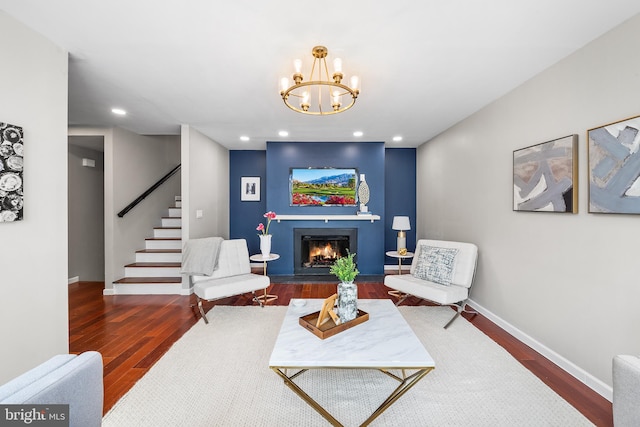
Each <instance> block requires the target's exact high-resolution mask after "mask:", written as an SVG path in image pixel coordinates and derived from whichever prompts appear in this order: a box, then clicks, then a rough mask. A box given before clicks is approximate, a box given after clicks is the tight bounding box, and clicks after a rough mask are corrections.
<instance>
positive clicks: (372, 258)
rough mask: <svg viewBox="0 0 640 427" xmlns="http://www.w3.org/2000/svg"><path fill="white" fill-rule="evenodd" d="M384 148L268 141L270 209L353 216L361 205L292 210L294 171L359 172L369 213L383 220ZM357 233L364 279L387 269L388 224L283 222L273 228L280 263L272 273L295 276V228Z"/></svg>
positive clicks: (380, 144)
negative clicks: (328, 169)
mask: <svg viewBox="0 0 640 427" xmlns="http://www.w3.org/2000/svg"><path fill="white" fill-rule="evenodd" d="M384 154H385V153H384V143H383V142H367V143H340V142H294V143H292V142H267V194H268V197H267V209H268V210H270V211H274V212H276V213H277V214H283V215H284V214H288V215H317V214H330V215H355V214H356V212H357V210H358V208H357V206H290V200H289V197H290V196H289V170H290V168H292V167H301V168H304V167H335V168H356V169H357V170H358V174H365V176H366V181H367V184H368V185H369V192H370V194H371V197H370V200H369V203H368V206H369V210H370V211H371V212H372V213H374V214H377V215H380V217H381V219H382V218H384V206H385V202H384V197H385V191H384ZM314 227H317V228H357V229H358V252H357V255H356V261H357V263H358V270H360V272H361V274H382V273H383V270H384V258H385V255H384V221H382V220H380V221H374V222H373V223H372V222H371V221H329V222H328V223H325V222H323V221H282V222H280V223H278V224H276V225H275V227H272V233H271V234H273V238H272V240H271V247H272V250H273V251H274V252H276V253H278V254H280V259H279V260H277V261H273V262H271V263H270V265H269V271H270V272H271V273H272V274H293V262H294V261H293V229H294V228H314Z"/></svg>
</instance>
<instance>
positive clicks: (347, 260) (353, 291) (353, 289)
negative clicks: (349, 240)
mask: <svg viewBox="0 0 640 427" xmlns="http://www.w3.org/2000/svg"><path fill="white" fill-rule="evenodd" d="M347 254H348V255H347V256H346V257H345V256H343V257H341V258H338V259H337V260H336V261H335V262H334V263H333V265H332V266H331V269H330V270H329V271H330V272H331V274H335V275H336V277H337V278H338V279H340V283H339V284H338V315H339V316H340V322H341V323H346V322H349V321H351V320H353V319H355V318H356V317H357V315H358V302H357V301H358V286H357V285H356V284H355V283H353V280H354V279H355V278H356V276H357V275H358V273H360V272H359V271H358V269H357V268H356V263H355V262H354V260H353V258H354V257H355V256H356V254H355V253H353V254H352V253H350V252H349V250H347Z"/></svg>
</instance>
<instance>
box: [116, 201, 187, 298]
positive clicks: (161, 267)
mask: <svg viewBox="0 0 640 427" xmlns="http://www.w3.org/2000/svg"><path fill="white" fill-rule="evenodd" d="M175 200H176V201H175V206H174V207H170V208H169V216H167V217H162V222H161V226H160V227H155V228H154V229H153V237H150V238H147V239H145V248H144V249H142V250H139V251H137V252H136V262H134V263H132V264H128V265H125V266H124V275H125V277H124V278H122V279H119V280H116V281H115V282H113V293H114V295H150V294H175V295H180V294H181V293H182V277H181V276H180V266H181V263H182V202H181V198H180V196H176V199H175Z"/></svg>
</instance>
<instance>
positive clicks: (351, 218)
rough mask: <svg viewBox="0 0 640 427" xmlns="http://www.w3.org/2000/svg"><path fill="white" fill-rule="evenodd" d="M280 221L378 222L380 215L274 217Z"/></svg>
mask: <svg viewBox="0 0 640 427" xmlns="http://www.w3.org/2000/svg"><path fill="white" fill-rule="evenodd" d="M275 220H276V221H278V222H280V221H324V222H325V223H327V222H329V221H371V222H372V223H373V221H379V220H380V215H276V217H275Z"/></svg>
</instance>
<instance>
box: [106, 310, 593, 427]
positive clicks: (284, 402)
mask: <svg viewBox="0 0 640 427" xmlns="http://www.w3.org/2000/svg"><path fill="white" fill-rule="evenodd" d="M286 309H287V308H286V307H269V306H268V307H265V308H259V307H226V306H216V307H214V308H213V309H212V310H211V311H209V313H208V318H209V320H210V323H209V325H205V324H204V322H203V321H202V320H200V321H199V322H198V323H197V324H196V325H194V326H193V327H192V328H191V329H190V330H189V331H187V333H186V334H185V335H184V336H183V337H182V338H181V339H180V340H178V341H177V342H176V343H175V344H174V345H173V347H171V348H170V349H169V351H168V352H167V353H166V354H165V355H164V356H163V357H162V358H161V359H160V360H159V361H158V362H157V363H156V364H155V365H154V366H153V367H152V368H151V369H150V370H149V372H148V373H147V374H146V375H145V376H144V377H143V378H141V379H140V380H139V381H138V382H137V383H136V384H135V385H134V386H133V387H132V388H131V390H129V392H128V393H127V394H126V395H125V396H123V397H122V399H120V401H118V402H117V403H116V405H114V407H113V408H112V409H111V410H110V411H109V413H107V414H106V415H105V417H104V419H103V426H104V427H111V426H136V427H143V426H153V427H158V426H265V427H267V426H268V427H272V426H296V427H304V426H326V425H329V423H328V422H327V421H326V420H325V419H324V418H323V417H322V416H321V415H320V414H318V413H317V412H316V411H315V410H313V409H312V408H311V407H310V406H309V405H307V404H306V403H305V402H304V401H303V400H302V399H301V398H299V397H298V396H297V395H296V394H295V393H294V392H293V391H292V390H290V389H289V388H288V387H287V386H286V385H285V384H284V382H283V381H282V379H281V378H280V377H278V376H277V375H276V374H275V373H274V372H273V371H272V370H271V369H269V367H268V364H269V357H270V355H271V350H272V349H273V345H274V343H275V340H276V337H277V335H278V331H279V330H280V325H281V324H282V320H283V318H284V314H285V311H286ZM399 309H400V312H401V313H402V315H403V316H404V318H405V319H406V320H407V322H408V323H409V325H410V326H411V327H412V329H413V331H414V332H415V333H416V335H417V336H418V337H419V339H420V340H421V341H422V343H423V344H424V346H425V347H426V349H427V350H428V351H429V353H430V354H431V356H432V357H433V359H434V360H435V363H436V369H435V370H434V371H432V372H431V373H429V374H428V375H427V376H426V377H424V378H423V379H422V380H421V381H420V382H419V383H418V384H417V385H415V386H414V387H413V388H412V389H410V390H409V391H408V392H407V393H406V394H405V395H404V396H402V397H401V398H400V399H399V400H398V401H397V402H395V403H394V404H393V405H392V406H391V407H390V408H389V409H387V410H386V411H385V412H384V413H383V414H382V415H381V416H380V417H378V418H377V419H376V420H374V421H373V423H372V426H393V427H397V426H563V427H564V426H586V425H592V424H591V423H590V422H589V421H588V420H587V419H586V418H585V417H584V416H583V415H582V414H580V413H579V412H578V411H577V410H575V408H573V407H572V406H571V405H569V404H568V403H567V402H566V401H564V400H563V399H562V398H561V397H559V396H558V395H557V394H556V393H555V392H554V391H552V390H551V389H550V388H548V387H547V386H546V385H545V384H544V383H543V382H542V381H541V380H539V379H538V378H537V377H536V376H534V375H533V374H531V373H530V372H529V371H528V370H527V369H525V368H524V367H523V366H522V365H521V364H520V363H519V362H518V361H516V360H515V359H514V358H513V357H511V355H509V353H508V352H506V351H505V350H504V349H503V348H502V347H500V346H499V345H497V344H496V343H495V342H494V341H492V340H491V339H490V338H488V337H487V336H486V335H484V334H483V333H482V332H481V331H479V330H478V329H477V328H475V327H474V326H473V325H471V324H470V323H469V322H468V321H467V320H465V319H462V318H459V319H458V320H456V321H455V322H454V323H453V324H452V325H451V326H450V327H449V328H448V329H447V330H445V329H443V328H442V325H444V324H445V323H446V321H447V319H448V318H449V317H450V316H451V314H452V311H451V310H450V309H449V308H447V307H400V308H399ZM356 327H357V326H356ZM296 383H298V384H299V385H300V386H302V388H303V389H304V390H305V391H307V392H308V393H309V394H310V395H311V396H312V397H313V398H314V399H315V400H316V401H318V402H319V403H320V404H321V405H322V406H324V407H325V408H326V409H327V410H328V411H329V412H330V413H331V414H332V415H334V416H335V417H336V418H337V419H338V420H339V421H340V422H341V423H343V424H344V425H345V426H356V425H360V424H361V423H362V422H363V421H364V420H365V419H367V417H368V416H369V415H370V414H371V413H372V412H373V411H374V410H375V409H376V408H377V407H378V405H379V404H380V403H381V402H382V401H383V400H384V398H385V397H386V396H387V395H389V393H391V391H392V390H393V389H394V388H395V387H396V385H397V384H398V383H397V382H396V381H395V380H393V379H391V378H389V377H388V376H386V375H384V374H382V373H380V372H379V371H376V370H345V369H341V370H312V371H308V372H306V373H304V374H302V375H301V376H299V377H298V378H297V379H296Z"/></svg>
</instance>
